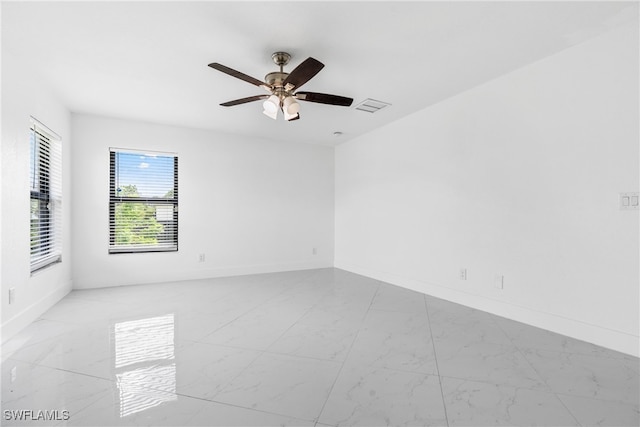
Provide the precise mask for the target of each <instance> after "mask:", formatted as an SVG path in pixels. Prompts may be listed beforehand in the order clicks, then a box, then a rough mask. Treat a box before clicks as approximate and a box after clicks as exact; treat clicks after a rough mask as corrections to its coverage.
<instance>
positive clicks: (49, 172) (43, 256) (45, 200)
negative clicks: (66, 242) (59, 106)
mask: <svg viewBox="0 0 640 427" xmlns="http://www.w3.org/2000/svg"><path fill="white" fill-rule="evenodd" d="M29 145H30V166H29V193H30V204H31V209H30V212H29V218H30V230H29V231H30V240H31V272H34V271H36V270H39V269H41V268H44V267H47V266H49V265H51V264H53V263H56V262H60V261H61V260H62V161H61V156H62V153H61V151H62V148H61V142H60V138H59V137H58V136H57V135H56V134H55V133H54V132H52V131H50V130H49V129H48V128H47V127H46V126H44V125H42V124H41V123H39V122H37V121H36V120H35V119H32V122H31V129H30V138H29Z"/></svg>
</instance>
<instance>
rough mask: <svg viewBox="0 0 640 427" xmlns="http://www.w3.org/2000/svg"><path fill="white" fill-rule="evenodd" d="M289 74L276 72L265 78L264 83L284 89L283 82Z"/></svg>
mask: <svg viewBox="0 0 640 427" xmlns="http://www.w3.org/2000/svg"><path fill="white" fill-rule="evenodd" d="M288 75H289V73H285V72H281V71H274V72H273V73H269V74H267V75H266V76H264V81H265V82H266V83H267V84H268V85H270V86H273V87H282V82H284V81H285V79H286V78H287V76H288Z"/></svg>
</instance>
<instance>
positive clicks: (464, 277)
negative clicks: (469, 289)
mask: <svg viewBox="0 0 640 427" xmlns="http://www.w3.org/2000/svg"><path fill="white" fill-rule="evenodd" d="M460 280H467V269H466V268H461V269H460Z"/></svg>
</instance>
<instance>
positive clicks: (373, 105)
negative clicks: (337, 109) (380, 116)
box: [356, 98, 391, 113]
mask: <svg viewBox="0 0 640 427" xmlns="http://www.w3.org/2000/svg"><path fill="white" fill-rule="evenodd" d="M389 105H391V104H389V103H388V102H382V101H376V100H375V99H371V98H367V99H365V100H364V101H362V102H361V103H360V104H358V105H356V110H360V111H366V112H367V113H376V112H378V111H380V110H382V109H383V108H385V107H388V106H389Z"/></svg>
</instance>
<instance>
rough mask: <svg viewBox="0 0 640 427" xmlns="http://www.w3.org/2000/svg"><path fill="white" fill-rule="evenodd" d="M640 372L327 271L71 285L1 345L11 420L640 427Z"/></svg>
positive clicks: (511, 325) (590, 350)
mask: <svg viewBox="0 0 640 427" xmlns="http://www.w3.org/2000/svg"><path fill="white" fill-rule="evenodd" d="M639 379H640V366H639V361H638V359H637V358H633V357H630V356H625V355H623V354H620V353H616V352H613V351H610V350H606V349H603V348H601V347H597V346H594V345H591V344H588V343H585V342H581V341H576V340H573V339H570V338H566V337H563V336H560V335H557V334H554V333H551V332H547V331H543V330H540V329H536V328H532V327H529V326H526V325H523V324H520V323H517V322H513V321H510V320H506V319H503V318H499V317H496V316H493V315H490V314H487V313H483V312H480V311H477V310H473V309H470V308H466V307H463V306H460V305H457V304H452V303H449V302H446V301H443V300H439V299H436V298H433V297H429V296H425V295H422V294H419V293H416V292H413V291H409V290H406V289H402V288H399V287H396V286H392V285H389V284H386V283H382V282H378V281H376V280H373V279H369V278H365V277H362V276H358V275H355V274H351V273H348V272H345V271H341V270H337V269H322V270H311V271H300V272H287V273H277V274H263V275H253V276H243V277H232V278H219V279H211V280H198V281H188V282H179V283H165V284H156V285H141V286H129V287H122V288H105V289H96V290H85V291H73V292H72V293H71V294H69V295H68V296H67V297H66V298H64V299H63V300H62V301H60V302H59V303H58V304H56V305H55V306H54V307H53V308H52V309H51V310H49V311H47V312H46V313H45V314H43V315H42V317H41V318H40V319H39V320H37V321H36V322H34V323H33V324H31V325H30V326H29V327H27V328H26V329H25V330H24V331H22V332H21V333H20V334H19V335H18V336H16V337H14V338H13V339H11V340H10V341H8V342H7V343H5V344H4V345H3V346H2V409H3V411H2V425H86V426H105V425H117V426H120V425H178V426H187V425H243V426H270V425H301V426H342V425H366V426H382V425H392V426H404V425H429V426H430V425H434V426H460V425H464V426H493V425H509V426H512V425H548V426H574V425H584V426H586V425H589V426H591V425H610V426H621V425H628V426H638V425H639V424H640V410H639V404H638V400H639V396H638V389H639ZM14 410H15V411H18V410H32V411H34V412H33V413H31V414H29V415H30V416H31V417H32V418H38V417H41V418H46V417H47V416H49V417H51V416H53V417H54V418H58V419H57V420H55V419H54V420H51V421H43V420H42V419H40V420H36V421H15V420H8V419H7V415H8V414H9V415H11V414H13V415H14V416H16V415H19V414H20V413H16V412H11V411H14ZM39 410H40V411H55V410H58V411H59V412H58V413H55V412H48V413H39V412H37V411H39ZM7 411H9V412H7ZM62 411H68V412H62ZM22 415H23V417H24V416H26V415H25V413H24V412H22ZM67 415H68V419H64V418H67Z"/></svg>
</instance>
